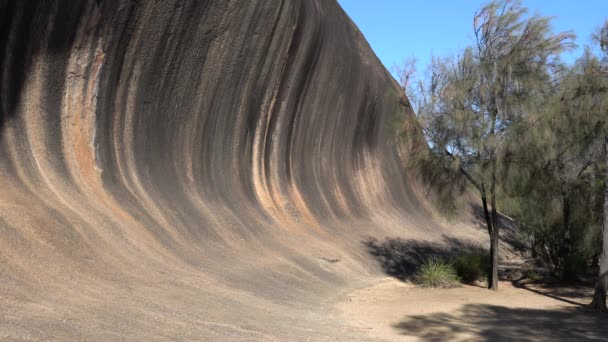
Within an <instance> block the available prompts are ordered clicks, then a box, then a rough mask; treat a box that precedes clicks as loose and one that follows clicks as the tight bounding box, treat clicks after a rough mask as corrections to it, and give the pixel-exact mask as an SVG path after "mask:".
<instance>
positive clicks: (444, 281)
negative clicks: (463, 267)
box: [415, 258, 460, 287]
mask: <svg viewBox="0 0 608 342" xmlns="http://www.w3.org/2000/svg"><path fill="white" fill-rule="evenodd" d="M415 280H416V282H417V283H418V284H419V285H420V286H422V287H454V286H457V285H458V283H459V282H460V279H459V278H458V275H457V274H456V270H455V269H454V265H453V264H452V263H451V262H449V261H446V260H444V259H441V258H430V259H428V260H426V261H425V262H424V263H423V264H422V265H420V266H418V269H417V271H416V277H415Z"/></svg>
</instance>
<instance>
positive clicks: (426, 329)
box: [393, 304, 608, 341]
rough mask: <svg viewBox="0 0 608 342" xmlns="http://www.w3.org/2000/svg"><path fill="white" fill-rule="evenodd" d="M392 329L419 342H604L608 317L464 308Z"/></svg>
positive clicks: (572, 312)
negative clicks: (416, 338)
mask: <svg viewBox="0 0 608 342" xmlns="http://www.w3.org/2000/svg"><path fill="white" fill-rule="evenodd" d="M393 327H394V328H396V329H398V330H399V332H400V333H401V334H402V335H408V336H417V337H418V338H420V339H422V340H423V341H456V340H459V341H470V340H474V341H581V340H585V341H608V316H606V315H601V314H597V313H592V312H587V311H584V310H581V309H579V308H564V309H555V310H539V309H522V308H508V307H504V306H496V305H486V304H468V305H465V306H463V307H462V308H461V309H460V310H459V311H457V312H455V313H453V314H451V313H435V314H430V315H425V316H412V317H409V318H408V319H406V320H404V321H402V322H399V323H397V324H394V325H393Z"/></svg>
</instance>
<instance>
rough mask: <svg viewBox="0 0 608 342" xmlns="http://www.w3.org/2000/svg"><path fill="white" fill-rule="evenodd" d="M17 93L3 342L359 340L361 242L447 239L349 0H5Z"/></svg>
mask: <svg viewBox="0 0 608 342" xmlns="http://www.w3.org/2000/svg"><path fill="white" fill-rule="evenodd" d="M371 5H373V4H371V3H370V6H371ZM0 86H1V88H0V106H1V112H0V113H1V117H0V124H1V128H0V306H1V308H2V309H1V317H0V339H2V340H6V339H18V338H24V339H28V338H29V339H34V340H41V339H50V340H53V339H58V340H77V339H83V340H121V339H125V340H133V339H136V340H157V339H162V338H168V339H177V340H208V341H214V340H260V341H272V340H276V341H289V340H307V339H310V340H311V341H322V340H326V339H327V340H331V341H335V340H344V341H352V340H361V339H363V336H364V335H360V334H362V332H357V331H351V330H349V329H348V328H347V327H346V326H345V325H344V322H342V321H341V320H340V318H339V317H338V316H337V314H336V313H335V312H333V311H332V310H331V305H330V304H328V303H331V302H332V300H335V299H336V298H338V297H339V296H340V294H341V293H344V291H347V290H348V289H351V288H354V287H356V286H358V284H363V283H365V282H366V281H368V282H369V281H370V279H373V278H374V277H377V276H379V275H380V274H381V271H380V270H379V267H378V265H377V264H376V263H375V261H374V260H372V259H370V258H369V256H368V255H367V252H366V249H365V246H364V245H363V244H362V243H361V241H362V240H363V239H364V238H365V237H366V236H368V235H371V236H377V237H384V236H394V235H400V236H407V237H409V238H418V237H420V238H432V237H438V236H441V235H442V234H443V233H444V228H443V227H442V226H441V225H440V224H437V223H434V221H433V220H431V219H430V215H431V214H430V209H428V205H427V204H425V203H426V202H425V201H424V195H423V191H422V189H421V187H420V186H418V185H417V183H416V182H415V181H414V180H413V177H411V175H408V174H407V172H406V171H405V168H404V163H405V161H406V160H407V159H408V150H409V147H410V146H414V145H416V144H423V140H422V139H421V138H420V137H414V136H410V137H405V139H402V140H401V141H400V142H399V143H397V140H396V139H395V134H394V132H395V119H396V118H403V117H405V118H406V122H407V121H409V122H411V123H412V124H413V121H412V120H413V116H412V113H411V111H410V110H409V108H408V106H407V100H405V99H403V98H401V99H400V98H399V94H400V93H401V92H400V90H399V88H398V86H397V85H396V83H395V82H394V80H393V79H392V78H391V77H390V75H389V73H388V72H387V71H386V70H385V68H384V67H383V66H382V64H381V63H380V61H379V60H378V59H377V57H376V56H375V55H374V53H373V52H372V50H371V49H370V47H369V45H368V44H367V42H366V41H365V39H364V38H363V36H362V34H361V33H360V32H359V31H358V29H357V28H356V27H355V26H354V24H353V23H352V22H351V20H350V19H349V18H348V17H347V15H346V14H345V13H344V12H343V10H342V9H341V8H340V7H339V5H338V4H337V3H336V1H334V0H300V1H296V0H293V1H278V0H276V1H275V0H258V1H253V0H252V1H227V0H211V1H202V0H190V1H178V0H174V1H131V0H120V1H118V0H116V1H111V0H97V1H94V0H88V1H84V0H83V1H71V0H69V1H68V0H65V1H59V0H58V1H36V0H28V1H21V0H19V1H17V0H3V1H0Z"/></svg>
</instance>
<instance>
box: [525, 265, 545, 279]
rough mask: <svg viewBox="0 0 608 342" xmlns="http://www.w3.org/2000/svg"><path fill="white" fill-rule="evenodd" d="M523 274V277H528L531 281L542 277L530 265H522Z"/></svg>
mask: <svg viewBox="0 0 608 342" xmlns="http://www.w3.org/2000/svg"><path fill="white" fill-rule="evenodd" d="M523 276H524V278H527V279H530V280H532V281H537V280H540V279H541V278H542V276H541V275H540V274H538V272H536V270H535V269H534V267H532V266H530V265H528V266H526V267H524V269H523Z"/></svg>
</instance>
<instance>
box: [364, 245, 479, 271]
mask: <svg viewBox="0 0 608 342" xmlns="http://www.w3.org/2000/svg"><path fill="white" fill-rule="evenodd" d="M362 243H363V244H364V245H365V246H366V247H367V251H368V252H369V254H371V255H372V256H374V257H375V258H376V260H378V262H379V263H380V266H381V267H382V270H383V271H384V272H385V273H386V274H387V275H390V276H392V277H395V278H397V279H399V280H402V281H406V280H411V279H412V278H413V277H414V275H415V273H416V268H417V267H418V266H419V265H421V264H422V263H423V262H424V261H425V260H428V259H429V258H433V257H444V258H447V257H450V256H453V255H455V254H457V253H458V252H461V251H471V250H473V249H479V248H480V245H478V244H475V243H472V242H468V241H463V240H458V239H454V238H451V237H447V236H444V237H443V243H435V242H427V241H420V240H413V239H401V238H390V239H386V240H384V241H382V242H380V241H378V240H377V239H375V238H372V237H368V238H367V239H365V240H364V241H362Z"/></svg>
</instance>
